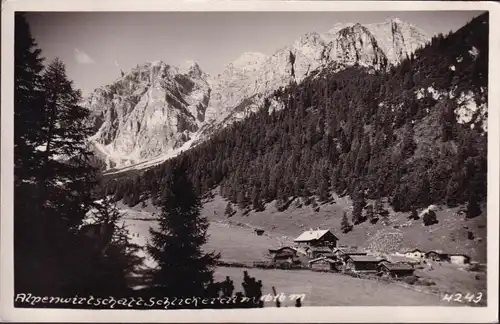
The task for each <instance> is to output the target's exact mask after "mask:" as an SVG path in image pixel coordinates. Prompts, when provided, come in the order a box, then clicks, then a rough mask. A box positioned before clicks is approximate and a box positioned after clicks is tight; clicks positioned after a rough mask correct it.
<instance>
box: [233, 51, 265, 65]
mask: <svg viewBox="0 0 500 324" xmlns="http://www.w3.org/2000/svg"><path fill="white" fill-rule="evenodd" d="M266 59H267V55H266V54H263V53H260V52H245V53H243V54H241V55H240V56H239V57H238V58H237V59H236V60H234V61H233V62H232V64H233V65H236V66H241V65H245V64H255V63H260V62H263V61H265V60H266Z"/></svg>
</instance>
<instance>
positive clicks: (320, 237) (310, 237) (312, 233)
mask: <svg viewBox="0 0 500 324" xmlns="http://www.w3.org/2000/svg"><path fill="white" fill-rule="evenodd" d="M338 240H339V239H338V238H337V237H336V236H335V235H333V233H332V232H330V230H320V229H317V230H312V229H311V230H309V231H305V232H304V233H302V234H301V235H300V236H299V237H297V238H296V239H295V240H294V242H295V244H297V245H298V246H300V247H304V246H316V247H317V246H328V247H330V248H334V247H335V246H337V241H338Z"/></svg>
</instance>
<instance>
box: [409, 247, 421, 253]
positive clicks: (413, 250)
mask: <svg viewBox="0 0 500 324" xmlns="http://www.w3.org/2000/svg"><path fill="white" fill-rule="evenodd" d="M412 252H424V251H422V250H420V249H417V248H415V249H411V250H407V251H406V252H405V253H412Z"/></svg>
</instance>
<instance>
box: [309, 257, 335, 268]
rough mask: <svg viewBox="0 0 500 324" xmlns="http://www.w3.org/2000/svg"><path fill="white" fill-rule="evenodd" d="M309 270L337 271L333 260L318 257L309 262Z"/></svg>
mask: <svg viewBox="0 0 500 324" xmlns="http://www.w3.org/2000/svg"><path fill="white" fill-rule="evenodd" d="M309 268H311V269H318V270H337V267H336V262H335V260H332V259H330V258H327V257H319V258H316V259H314V260H311V261H309Z"/></svg>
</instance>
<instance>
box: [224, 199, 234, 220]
mask: <svg viewBox="0 0 500 324" xmlns="http://www.w3.org/2000/svg"><path fill="white" fill-rule="evenodd" d="M233 214H234V210H233V206H232V205H231V202H230V201H228V202H227V205H226V209H225V210H224V215H226V217H231V216H233Z"/></svg>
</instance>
